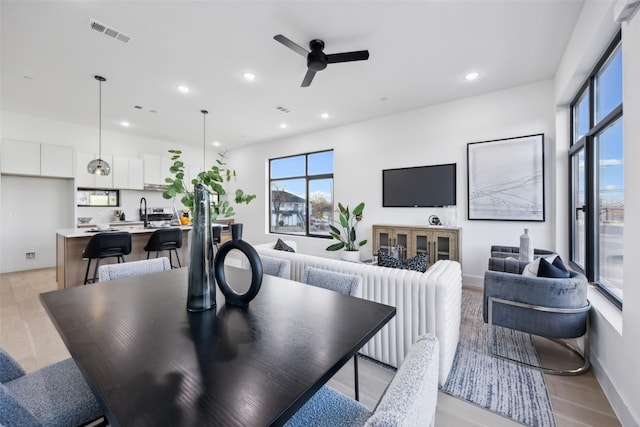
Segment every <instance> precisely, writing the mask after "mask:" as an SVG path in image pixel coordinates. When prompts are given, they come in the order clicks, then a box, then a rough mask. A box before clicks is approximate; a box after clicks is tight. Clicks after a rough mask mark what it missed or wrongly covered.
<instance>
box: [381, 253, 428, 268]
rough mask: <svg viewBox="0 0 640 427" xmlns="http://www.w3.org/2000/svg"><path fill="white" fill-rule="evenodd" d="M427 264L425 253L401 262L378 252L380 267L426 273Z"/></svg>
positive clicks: (426, 254)
mask: <svg viewBox="0 0 640 427" xmlns="http://www.w3.org/2000/svg"><path fill="white" fill-rule="evenodd" d="M428 263H429V254H428V253H426V252H423V253H420V254H418V255H416V256H414V257H413V258H410V259H408V260H406V261H405V262H402V261H400V260H399V259H397V258H394V257H392V256H391V255H389V254H388V253H386V252H384V251H382V250H379V251H378V265H379V266H380V267H390V268H401V269H404V270H415V271H419V272H421V273H424V272H425V271H427V264H428Z"/></svg>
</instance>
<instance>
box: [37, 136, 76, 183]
mask: <svg viewBox="0 0 640 427" xmlns="http://www.w3.org/2000/svg"><path fill="white" fill-rule="evenodd" d="M40 175H42V176H51V177H56V178H73V175H74V174H73V148H71V147H65V146H62V145H49V144H41V145H40Z"/></svg>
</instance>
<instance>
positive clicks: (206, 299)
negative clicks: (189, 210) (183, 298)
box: [187, 184, 216, 311]
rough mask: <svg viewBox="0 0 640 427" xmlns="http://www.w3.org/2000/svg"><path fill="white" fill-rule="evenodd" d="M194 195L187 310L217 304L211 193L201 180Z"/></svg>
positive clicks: (205, 308) (208, 308)
mask: <svg viewBox="0 0 640 427" xmlns="http://www.w3.org/2000/svg"><path fill="white" fill-rule="evenodd" d="M194 196H195V200H194V202H193V229H192V230H191V237H190V243H191V251H190V254H189V293H188V295H187V310H188V311H205V310H210V309H212V308H214V307H215V306H216V289H215V275H214V271H213V262H214V254H213V236H212V235H211V195H210V194H209V191H207V189H206V188H204V186H203V185H202V184H196V186H195V188H194Z"/></svg>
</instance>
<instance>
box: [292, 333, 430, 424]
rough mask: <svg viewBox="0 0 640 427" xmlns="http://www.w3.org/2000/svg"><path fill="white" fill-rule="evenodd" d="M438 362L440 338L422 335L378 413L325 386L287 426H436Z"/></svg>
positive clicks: (401, 367)
mask: <svg viewBox="0 0 640 427" xmlns="http://www.w3.org/2000/svg"><path fill="white" fill-rule="evenodd" d="M438 359H439V344H438V339H437V338H436V337H435V336H434V335H431V334H425V335H421V336H419V337H418V339H417V340H416V342H415V343H414V344H413V346H411V349H410V350H409V353H407V357H406V358H405V359H404V361H403V363H402V365H401V366H400V368H399V369H398V372H396V375H395V376H394V377H393V380H391V383H390V384H389V386H388V387H387V390H386V391H385V392H384V394H383V395H382V398H380V401H379V402H378V405H377V406H376V408H375V410H374V411H370V410H369V409H368V408H367V407H366V406H364V405H363V404H361V403H360V402H357V401H355V400H353V399H351V398H349V397H348V396H346V395H344V394H342V393H341V392H339V391H337V390H335V389H333V388H331V387H329V386H323V387H322V388H321V389H320V390H319V391H318V392H317V393H316V394H314V395H313V397H312V398H311V399H310V400H308V401H307V403H305V404H304V405H303V406H302V408H300V410H299V411H298V412H296V413H295V414H294V415H293V416H292V417H291V418H290V419H289V421H288V422H287V423H286V424H285V426H287V427H298V426H327V427H329V426H365V425H366V426H382V425H383V426H386V427H394V426H432V425H433V423H434V419H435V413H436V404H437V401H438Z"/></svg>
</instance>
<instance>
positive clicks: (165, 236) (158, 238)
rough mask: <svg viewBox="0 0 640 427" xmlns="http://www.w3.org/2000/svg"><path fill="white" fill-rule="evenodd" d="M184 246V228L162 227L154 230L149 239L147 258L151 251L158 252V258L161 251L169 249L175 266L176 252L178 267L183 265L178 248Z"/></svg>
mask: <svg viewBox="0 0 640 427" xmlns="http://www.w3.org/2000/svg"><path fill="white" fill-rule="evenodd" d="M181 247H182V230H181V229H180V228H176V227H173V228H160V229H158V230H156V231H154V232H153V234H152V235H151V237H149V240H148V241H147V244H146V246H145V247H144V250H145V251H147V259H149V255H151V252H155V253H156V258H158V257H159V256H160V252H163V251H169V262H170V263H171V267H173V255H172V253H175V254H176V260H177V261H178V267H182V263H181V262H180V255H179V254H178V249H180V248H181Z"/></svg>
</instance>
